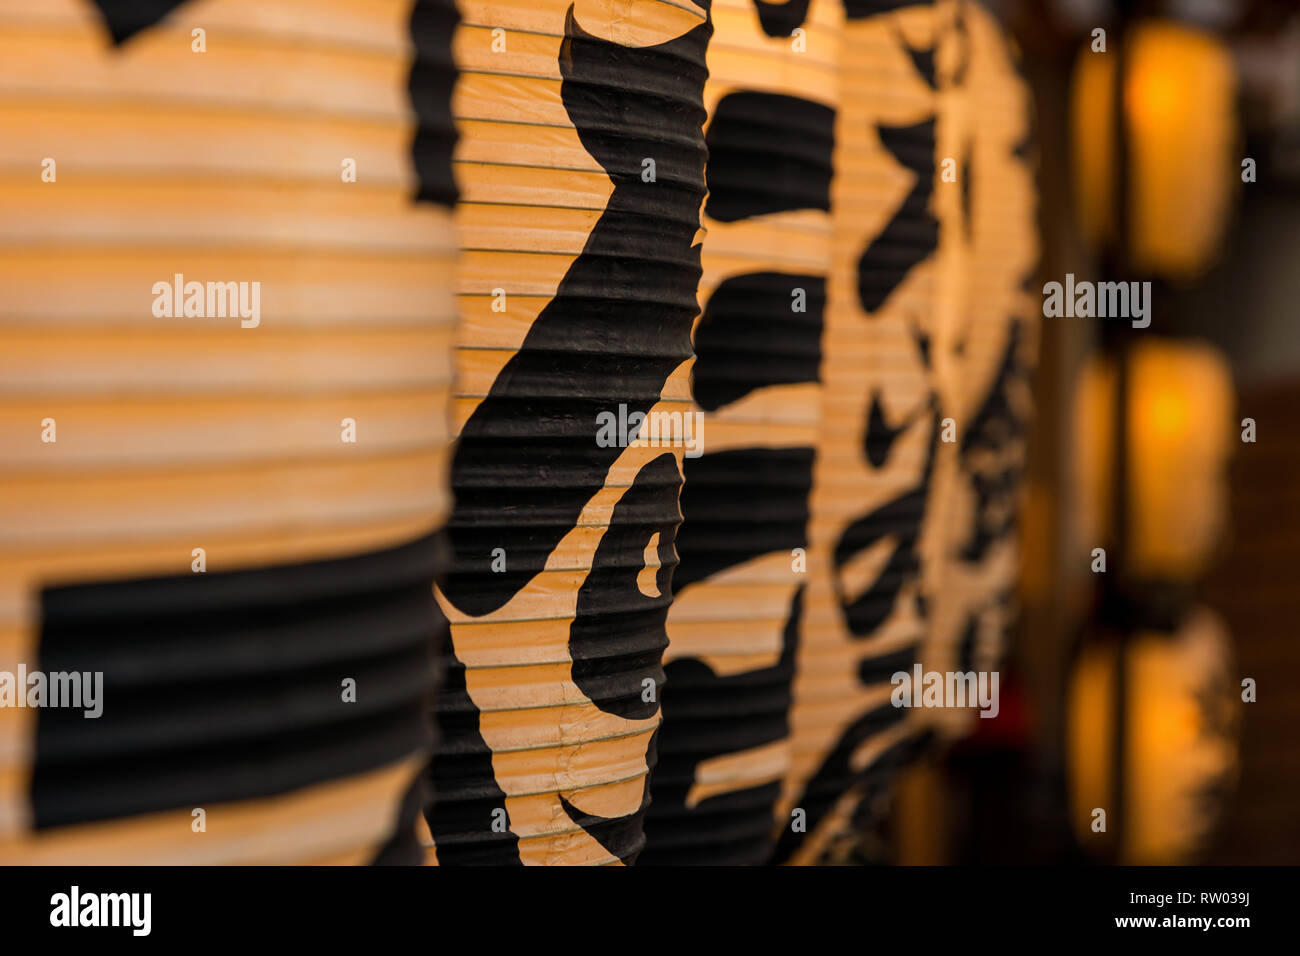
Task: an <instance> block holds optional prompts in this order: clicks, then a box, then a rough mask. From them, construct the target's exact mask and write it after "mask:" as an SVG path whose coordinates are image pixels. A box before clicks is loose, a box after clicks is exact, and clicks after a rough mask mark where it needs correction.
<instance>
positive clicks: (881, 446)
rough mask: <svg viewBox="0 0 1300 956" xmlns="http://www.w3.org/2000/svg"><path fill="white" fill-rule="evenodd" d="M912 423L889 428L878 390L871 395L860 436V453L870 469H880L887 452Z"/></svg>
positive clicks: (906, 422) (886, 457) (887, 456)
mask: <svg viewBox="0 0 1300 956" xmlns="http://www.w3.org/2000/svg"><path fill="white" fill-rule="evenodd" d="M911 424H912V423H911V422H910V421H905V422H903V423H902V424H901V425H899V426H898V427H897V428H894V427H891V426H890V424H889V422H888V421H886V420H885V407H884V405H883V404H882V402H881V400H880V392H879V390H877V391H874V392H872V393H871V409H870V411H868V413H867V429H866V431H865V432H864V433H863V435H862V453H863V454H864V455H865V456H866V459H867V461H869V462H871V467H872V468H881V467H883V466H884V464H885V461H886V460H887V459H888V458H889V452H890V450H891V449H892V448H893V447H894V442H896V441H897V440H898V438H899V436H900V435H902V434H903V432H905V431H907V429H908V427H909V426H910V425H911Z"/></svg>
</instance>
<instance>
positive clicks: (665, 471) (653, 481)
mask: <svg viewBox="0 0 1300 956" xmlns="http://www.w3.org/2000/svg"><path fill="white" fill-rule="evenodd" d="M680 487H681V474H680V473H679V472H678V470H677V462H676V460H675V459H674V457H673V455H671V454H663V455H660V456H659V457H657V458H655V459H654V460H653V461H651V462H650V463H649V464H647V465H646V466H645V467H643V468H642V469H641V471H640V472H638V473H637V476H636V479H635V480H634V481H633V482H632V487H631V488H629V489H628V490H627V491H625V492H624V493H623V497H622V498H620V499H619V500H618V504H616V505H615V506H614V510H613V513H612V514H611V515H610V519H609V528H608V530H606V532H605V534H604V535H603V536H602V537H601V539H600V544H599V545H598V546H597V548H596V554H595V556H594V557H593V558H592V561H591V570H590V571H589V572H588V573H587V577H586V580H585V581H583V583H582V587H581V588H579V589H578V603H577V613H576V616H575V617H574V620H573V624H572V625H570V627H569V656H570V657H571V658H572V659H573V669H572V673H573V682H574V683H575V684H576V685H578V689H579V690H581V691H582V692H583V693H584V694H585V695H586V696H587V698H588V699H590V700H591V702H592V703H593V704H595V705H596V706H597V707H599V708H600V709H601V710H603V711H604V712H605V713H608V714H616V715H617V716H619V717H623V718H625V719H627V720H644V719H646V718H648V717H653V716H654V715H655V714H656V713H657V712H658V710H659V689H660V688H661V687H662V686H663V681H664V671H663V652H664V648H666V647H667V646H668V633H667V631H666V630H665V623H666V622H667V620H668V608H669V606H670V605H671V604H672V603H673V569H674V568H675V567H676V566H677V549H676V548H675V547H674V546H673V540H674V534H675V532H676V530H677V525H678V524H680V523H681V517H682V516H681V512H680V511H678V507H677V496H678V490H679V489H680ZM656 534H657V535H658V536H659V540H658V544H657V558H658V561H659V569H658V571H657V572H656V574H655V590H656V591H658V595H657V596H656V597H649V596H647V595H646V594H645V593H643V592H642V591H641V588H640V586H639V585H638V583H637V582H638V578H639V577H640V575H641V571H642V569H643V568H644V567H645V564H644V563H643V561H644V559H643V554H644V552H645V549H646V547H647V546H648V545H649V543H650V541H651V540H652V539H653V536H654V535H656ZM646 680H652V681H654V691H655V693H654V695H653V697H652V698H651V699H649V700H646V699H645V694H644V690H645V684H644V682H645V681H646Z"/></svg>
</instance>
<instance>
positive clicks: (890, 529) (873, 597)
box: [833, 415, 939, 638]
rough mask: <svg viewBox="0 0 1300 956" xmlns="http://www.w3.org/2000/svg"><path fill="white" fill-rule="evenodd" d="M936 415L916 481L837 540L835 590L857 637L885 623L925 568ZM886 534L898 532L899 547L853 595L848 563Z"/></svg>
mask: <svg viewBox="0 0 1300 956" xmlns="http://www.w3.org/2000/svg"><path fill="white" fill-rule="evenodd" d="M932 417H933V418H934V422H933V427H932V430H931V437H930V444H929V448H928V450H927V452H926V461H925V468H924V471H923V473H922V475H921V479H920V481H919V482H918V484H917V485H916V487H915V488H913V489H912V490H911V491H908V492H907V493H905V494H903V495H900V496H899V497H897V498H895V499H893V500H892V501H890V502H888V503H886V504H884V505H882V506H880V507H879V508H877V509H876V510H875V511H872V512H871V513H870V514H868V515H866V516H864V517H862V518H858V519H857V520H856V521H854V522H852V523H851V524H850V525H849V526H848V527H847V528H845V529H844V531H843V532H842V533H841V534H840V537H839V540H838V541H837V542H836V544H835V551H834V567H835V573H834V576H833V581H834V586H835V594H836V596H837V598H838V599H839V603H840V608H841V610H842V612H843V614H844V623H845V626H846V627H847V628H848V630H849V633H850V634H852V635H853V636H854V637H857V638H865V637H868V636H870V635H871V634H872V632H874V631H875V629H876V628H877V627H879V626H880V625H881V624H883V623H884V621H885V619H886V618H887V617H889V614H890V612H891V611H892V610H893V607H894V603H895V601H896V600H897V598H898V594H899V592H900V591H901V590H902V589H903V587H904V586H906V585H907V584H908V583H909V582H911V581H914V580H915V579H916V577H917V576H918V574H919V573H920V555H919V553H918V551H917V545H918V542H919V540H920V535H921V522H922V520H923V518H924V517H925V506H926V499H927V497H928V496H929V491H930V478H931V474H932V470H933V467H934V457H935V448H936V443H937V442H938V438H939V428H938V419H937V415H934V416H932ZM887 536H893V538H894V547H893V550H892V551H891V552H890V556H889V559H888V561H887V562H886V564H885V567H884V569H883V570H882V571H881V572H880V574H879V575H878V576H877V577H876V579H875V581H873V582H872V584H871V587H869V588H868V589H867V590H866V591H865V592H863V593H862V594H861V595H859V596H858V597H856V598H850V597H849V596H848V595H847V594H846V592H845V589H844V580H843V574H842V572H843V569H844V566H845V565H846V564H847V563H848V562H849V561H850V560H851V559H852V558H853V557H854V556H856V555H858V554H860V553H862V552H863V551H865V550H866V549H867V548H869V547H871V546H872V545H874V544H875V543H876V542H878V541H880V540H881V539H882V538H885V537H887Z"/></svg>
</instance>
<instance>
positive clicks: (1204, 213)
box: [1071, 20, 1240, 278]
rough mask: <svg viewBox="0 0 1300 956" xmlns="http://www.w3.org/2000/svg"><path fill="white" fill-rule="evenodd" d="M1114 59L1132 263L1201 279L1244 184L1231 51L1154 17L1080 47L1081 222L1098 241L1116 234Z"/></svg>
mask: <svg viewBox="0 0 1300 956" xmlns="http://www.w3.org/2000/svg"><path fill="white" fill-rule="evenodd" d="M1117 62H1120V63H1122V64H1123V67H1122V68H1123V70H1124V77H1125V78H1124V90H1123V96H1122V100H1123V104H1124V111H1125V133H1126V138H1127V150H1126V153H1127V159H1126V162H1127V164H1128V176H1129V180H1128V186H1127V189H1128V199H1127V201H1128V204H1129V217H1130V222H1131V231H1130V234H1129V236H1128V237H1127V240H1128V242H1127V246H1128V252H1129V254H1130V257H1131V260H1132V262H1131V264H1132V265H1133V267H1134V268H1136V269H1137V270H1139V271H1142V272H1149V273H1157V274H1160V275H1165V276H1169V277H1172V278H1190V277H1194V276H1195V275H1197V274H1199V273H1200V272H1202V271H1203V270H1204V269H1205V268H1206V267H1207V266H1208V265H1209V264H1210V262H1211V261H1213V259H1214V257H1215V255H1216V253H1217V251H1218V248H1219V245H1220V242H1221V240H1222V237H1223V231H1224V226H1225V222H1226V220H1227V216H1228V211H1229V207H1230V202H1231V199H1232V195H1233V192H1234V190H1235V189H1236V186H1237V185H1238V184H1239V183H1240V176H1239V173H1240V169H1239V167H1238V165H1237V164H1238V161H1239V157H1238V156H1237V154H1236V150H1237V144H1238V139H1239V134H1238V131H1237V126H1236V108H1235V98H1236V75H1235V72H1234V68H1233V64H1232V54H1231V52H1230V51H1229V50H1228V49H1227V47H1226V46H1225V45H1224V44H1223V43H1222V41H1220V40H1219V39H1218V38H1216V37H1214V36H1213V35H1211V34H1209V33H1204V32H1202V31H1199V30H1196V29H1194V28H1191V27H1187V26H1182V25H1179V24H1174V23H1165V22H1160V21H1154V20H1152V21H1144V22H1141V23H1139V24H1138V25H1137V26H1135V27H1133V28H1132V29H1131V31H1130V32H1129V33H1128V34H1127V35H1126V37H1125V38H1124V40H1123V41H1122V45H1121V43H1119V42H1117V43H1116V46H1115V48H1114V49H1113V50H1112V51H1111V52H1108V53H1104V54H1103V53H1092V52H1090V50H1088V49H1087V48H1085V49H1084V50H1082V51H1080V53H1079V54H1078V58H1077V60H1076V62H1075V72H1074V81H1073V90H1072V106H1071V110H1072V116H1071V126H1072V138H1073V149H1074V161H1075V169H1074V179H1075V182H1076V184H1077V186H1076V188H1077V194H1076V200H1077V208H1078V215H1079V219H1080V225H1081V227H1082V230H1083V233H1084V236H1085V237H1086V238H1087V239H1088V240H1089V241H1090V242H1091V243H1093V245H1094V246H1100V245H1102V244H1104V243H1107V242H1113V241H1114V240H1115V239H1116V238H1117V236H1116V233H1117V225H1116V214H1117V210H1118V205H1119V202H1120V197H1118V196H1117V195H1116V190H1117V189H1118V188H1119V186H1118V177H1117V175H1116V169H1115V156H1116V142H1115V133H1116V129H1115V127H1116V123H1115V121H1114V115H1115V107H1116V103H1117V101H1118V100H1119V99H1120V97H1117V96H1116V95H1115V69H1116V63H1117ZM1189 197H1195V201H1190V200H1189Z"/></svg>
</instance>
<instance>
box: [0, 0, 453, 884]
mask: <svg viewBox="0 0 1300 956" xmlns="http://www.w3.org/2000/svg"><path fill="white" fill-rule="evenodd" d="M200 6H201V8H202V18H201V20H194V19H193V18H192V17H191V13H192V12H193V11H194V9H196V8H198V7H200ZM431 6H432V5H429V4H420V5H419V7H417V8H416V9H415V10H413V9H412V7H411V6H410V5H407V4H389V5H384V6H383V7H381V8H379V9H376V7H375V6H374V5H373V4H369V3H363V2H359V0H358V2H351V3H349V2H342V3H333V4H330V5H329V6H328V7H327V8H319V9H318V8H314V7H311V8H309V7H305V6H304V5H302V4H300V3H288V2H279V0H266V2H261V3H258V4H256V5H250V4H247V3H242V2H235V0H214V2H211V3H207V4H202V5H199V4H188V3H180V2H177V3H155V4H149V5H147V7H148V9H147V10H145V9H144V8H143V7H142V6H141V5H138V4H128V3H124V2H113V0H100V2H99V3H98V4H92V3H89V2H81V0H50V2H47V3H42V4H38V5H32V4H26V3H18V2H4V3H0V22H2V23H3V29H2V30H0V117H2V119H0V124H2V125H3V126H4V128H5V130H6V133H5V135H4V136H3V137H0V197H2V198H0V204H2V205H3V206H4V208H5V212H6V214H5V216H4V217H3V218H0V236H2V237H3V241H4V242H5V243H6V244H7V245H8V247H9V248H8V250H7V253H6V255H5V256H4V259H3V263H2V264H0V285H2V286H3V289H4V295H3V297H2V298H0V392H3V396H4V401H3V403H0V445H3V447H4V448H5V450H6V463H5V464H6V467H5V471H4V475H3V476H2V477H0V671H5V672H9V673H10V674H14V673H18V672H19V670H20V668H26V669H27V671H29V672H34V671H38V670H39V671H43V672H80V673H94V672H102V674H103V685H102V691H101V693H102V696H101V698H100V701H99V703H100V705H102V715H101V716H99V717H98V718H97V719H85V718H83V716H82V710H81V709H67V708H52V707H47V708H45V709H40V710H37V709H34V708H33V709H26V708H18V707H15V706H5V707H0V862H7V863H75V864H85V863H180V862H184V863H284V862H295V863H325V862H330V863H365V862H370V861H382V862H413V861H418V859H419V857H420V852H419V847H418V845H417V844H416V841H415V818H416V814H417V803H418V801H417V800H416V799H415V791H414V786H415V782H416V780H417V777H418V772H419V768H420V766H421V765H422V764H423V763H424V761H425V760H426V759H427V750H428V746H429V740H428V736H427V729H426V714H427V708H428V706H429V696H430V693H431V691H432V687H433V683H434V670H433V662H432V660H431V656H432V651H433V649H434V647H435V646H436V644H437V643H438V642H439V640H440V632H441V628H442V627H443V626H444V623H445V622H443V621H442V619H441V616H440V615H439V613H438V611H437V608H436V605H435V604H434V602H433V599H432V583H433V580H434V577H435V574H436V573H438V570H439V567H440V566H441V564H442V558H441V555H442V551H443V549H442V546H441V544H440V540H439V539H438V538H437V537H436V536H435V535H434V533H433V532H434V531H435V529H436V528H437V527H438V526H439V525H440V524H441V523H442V521H443V518H444V516H445V512H446V509H447V504H448V495H447V493H446V481H445V463H446V457H447V452H448V443H449V429H448V427H447V401H448V398H449V385H450V377H451V348H452V337H453V332H452V328H453V323H454V315H455V312H454V304H453V299H452V294H451V289H452V282H453V261H454V256H455V241H454V235H453V232H452V223H451V215H450V211H449V208H448V207H449V206H450V205H451V204H452V203H453V202H454V199H455V190H454V187H453V186H452V183H451V175H450V172H451V170H450V153H451V145H452V137H453V132H452V129H451V124H450V110H449V96H448V94H449V90H450V85H451V69H452V68H451V64H450V56H449V47H450V35H451V34H450V26H451V23H452V21H453V20H454V17H455V14H454V11H453V10H452V9H451V7H450V6H449V5H444V6H443V7H441V8H440V9H439V10H437V11H436V12H433V13H430V8H431ZM413 141H414V149H413ZM182 300H183V302H182ZM21 692H22V693H25V692H26V688H23V689H22V691H21Z"/></svg>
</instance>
